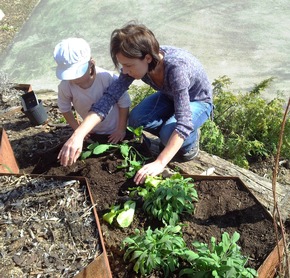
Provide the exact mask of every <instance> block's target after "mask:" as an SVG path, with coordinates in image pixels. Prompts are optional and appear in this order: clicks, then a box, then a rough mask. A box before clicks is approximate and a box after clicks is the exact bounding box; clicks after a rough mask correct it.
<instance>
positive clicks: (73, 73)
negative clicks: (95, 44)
mask: <svg viewBox="0 0 290 278" xmlns="http://www.w3.org/2000/svg"><path fill="white" fill-rule="evenodd" d="M54 59H55V61H56V63H57V68H56V76H57V77H58V78H59V79H60V80H62V81H61V82H60V84H59V85H58V107H59V110H60V112H61V113H62V114H63V116H64V118H65V119H66V121H67V122H68V124H69V125H70V126H71V127H72V129H73V130H76V129H77V127H78V126H79V124H80V123H79V122H78V120H77V119H76V118H75V116H74V114H73V111H72V105H73V107H74V109H75V110H76V112H77V113H78V114H79V115H80V116H81V118H82V119H84V118H85V117H86V116H87V114H88V113H89V110H90V109H91V106H92V104H94V103H96V102H97V101H98V100H99V99H100V98H101V97H102V96H103V94H104V92H105V91H106V89H107V88H108V87H109V86H110V84H111V83H112V82H113V81H114V80H115V79H117V76H115V75H113V74H112V73H111V72H109V71H106V70H104V69H102V68H99V67H97V66H95V62H94V60H93V59H92V58H91V49H90V46H89V44H88V43H87V42H86V41H85V40H84V39H82V38H68V39H65V40H63V41H61V42H60V43H58V44H57V45H56V47H55V49H54ZM130 104H131V101H130V97H129V94H128V93H127V92H125V93H124V94H122V96H121V97H120V98H119V100H118V102H117V103H116V104H115V105H114V106H112V109H111V110H110V112H109V113H108V115H107V117H106V118H105V119H104V120H103V121H102V122H100V123H98V124H97V125H95V126H94V127H93V129H92V130H91V132H90V133H96V134H107V135H109V136H108V141H109V142H111V143H117V142H119V141H121V140H123V139H124V137H125V135H126V128H127V118H128V113H129V107H130ZM89 136H90V134H87V135H86V139H88V137H89Z"/></svg>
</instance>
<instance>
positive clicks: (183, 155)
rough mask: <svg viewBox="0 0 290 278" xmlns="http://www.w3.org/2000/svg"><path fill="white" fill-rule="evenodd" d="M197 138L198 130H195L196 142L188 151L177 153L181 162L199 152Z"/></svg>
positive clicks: (198, 136) (190, 158)
mask: <svg viewBox="0 0 290 278" xmlns="http://www.w3.org/2000/svg"><path fill="white" fill-rule="evenodd" d="M199 138H200V130H198V131H197V140H196V144H195V145H194V146H193V147H192V148H191V149H190V151H189V152H187V153H184V154H178V158H179V160H181V161H182V162H187V161H190V160H192V159H194V158H195V157H196V156H197V155H198V153H199Z"/></svg>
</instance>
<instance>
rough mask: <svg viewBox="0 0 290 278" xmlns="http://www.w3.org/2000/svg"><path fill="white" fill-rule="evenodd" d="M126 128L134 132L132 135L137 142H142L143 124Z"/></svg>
mask: <svg viewBox="0 0 290 278" xmlns="http://www.w3.org/2000/svg"><path fill="white" fill-rule="evenodd" d="M127 129H128V130H129V131H130V132H132V133H133V134H134V137H135V139H136V141H137V142H139V143H142V138H143V137H142V136H143V126H139V127H137V128H134V127H131V126H128V127H127Z"/></svg>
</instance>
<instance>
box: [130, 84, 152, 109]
mask: <svg viewBox="0 0 290 278" xmlns="http://www.w3.org/2000/svg"><path fill="white" fill-rule="evenodd" d="M155 91H156V90H154V89H153V88H152V87H150V86H149V85H147V84H145V85H143V86H138V85H135V84H132V85H131V86H130V88H129V90H128V93H129V95H130V97H131V100H132V104H131V109H133V108H134V107H135V106H136V105H137V104H139V103H140V102H141V101H142V100H143V99H144V98H146V97H148V96H150V95H152V94H153V93H154V92H155Z"/></svg>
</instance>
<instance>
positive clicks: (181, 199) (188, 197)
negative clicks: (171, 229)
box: [130, 173, 198, 226]
mask: <svg viewBox="0 0 290 278" xmlns="http://www.w3.org/2000/svg"><path fill="white" fill-rule="evenodd" d="M130 190H131V193H130V196H134V195H136V194H137V195H139V196H141V197H143V199H144V204H143V209H144V210H145V211H146V212H147V213H148V214H150V215H152V216H153V217H155V218H157V219H158V220H160V221H162V222H163V223H164V224H166V225H172V226H174V225H176V224H177V223H178V222H179V218H180V215H181V214H182V213H190V214H191V213H193V212H194V203H193V202H194V201H197V200H198V195H197V191H196V189H195V187H194V183H193V182H192V179H191V178H187V179H185V178H184V177H183V176H181V174H179V173H177V174H174V175H172V176H171V177H170V178H166V179H162V178H161V177H147V178H146V180H145V187H142V186H138V187H135V188H130Z"/></svg>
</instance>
